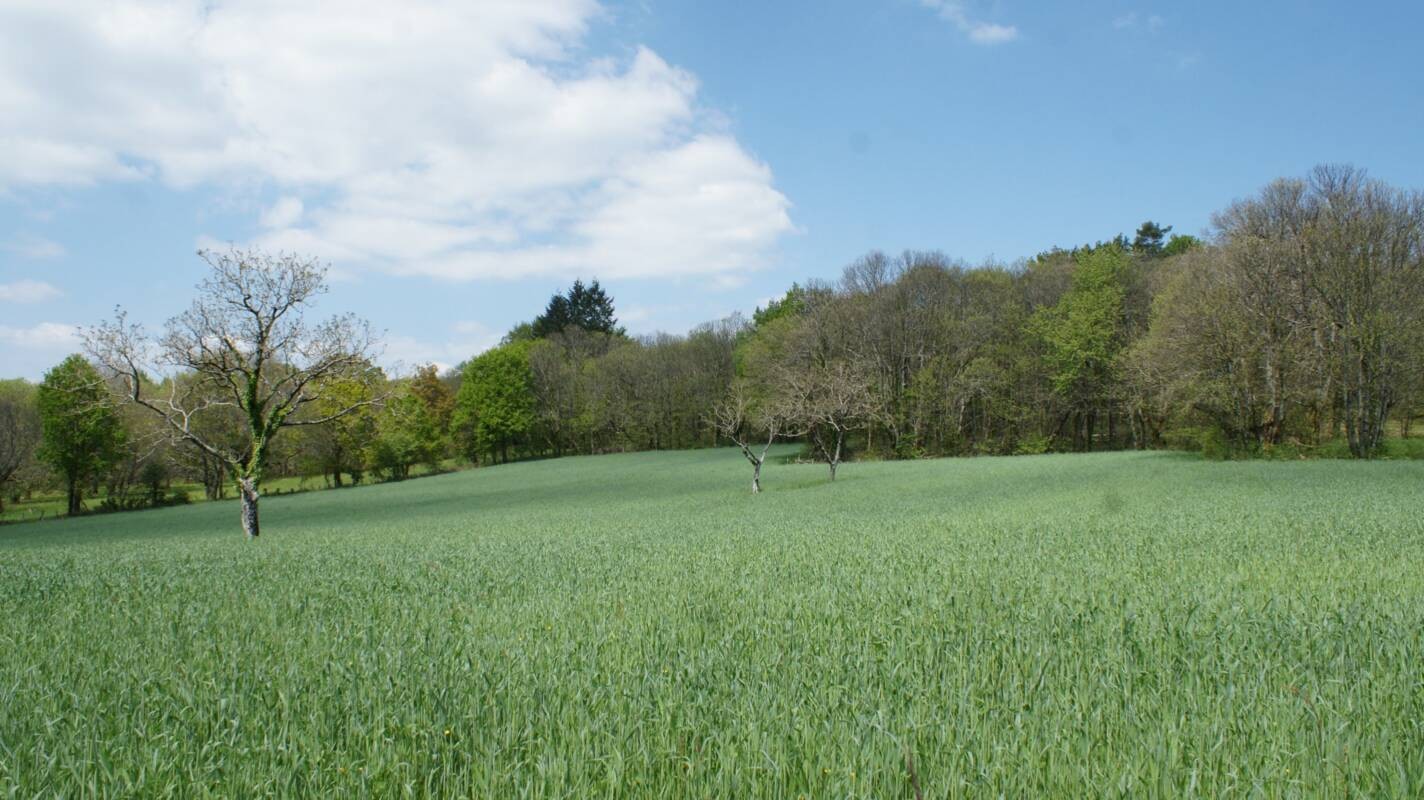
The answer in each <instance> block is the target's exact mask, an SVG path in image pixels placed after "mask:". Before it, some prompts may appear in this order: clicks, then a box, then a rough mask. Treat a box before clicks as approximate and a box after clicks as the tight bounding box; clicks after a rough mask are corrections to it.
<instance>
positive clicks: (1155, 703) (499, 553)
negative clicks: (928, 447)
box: [0, 450, 1424, 798]
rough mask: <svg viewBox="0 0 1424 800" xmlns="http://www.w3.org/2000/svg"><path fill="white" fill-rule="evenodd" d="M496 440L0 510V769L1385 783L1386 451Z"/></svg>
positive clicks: (897, 781)
mask: <svg viewBox="0 0 1424 800" xmlns="http://www.w3.org/2000/svg"><path fill="white" fill-rule="evenodd" d="M749 477H750V475H749V470H748V469H747V466H746V463H745V462H744V461H743V460H742V459H741V457H740V456H739V455H738V454H737V453H736V452H734V451H730V450H702V451H691V452H676V453H645V454H633V455H622V456H600V457H588V458H570V459H562V460H557V461H545V462H530V463H520V464H514V465H509V466H502V467H496V468H491V469H480V470H474V471H468V472H461V473H454V474H448V475H442V476H435V477H430V478H423V479H421V480H418V481H411V482H406V483H396V484H382V485H376V486H366V487H360V488H355V489H342V490H334V491H324V492H313V493H308V494H300V495H292V496H281V497H273V498H269V499H268V500H264V502H263V508H262V513H263V523H264V524H263V536H262V538H261V539H260V540H258V541H256V542H247V541H244V540H243V538H242V536H241V534H240V533H239V531H238V525H237V507H236V505H235V504H234V503H231V502H226V503H202V504H197V505H193V506H186V507H178V508H170V509H162V510H157V511H148V512H138V513H129V514H118V515H106V516H95V517H83V518H76V519H71V520H62V521H55V522H44V523H36V524H31V525H14V526H6V527H4V528H0V795H3V796H24V797H28V796H34V795H59V796H76V795H100V796H104V795H107V796H185V797H187V796H205V795H211V796H223V797H234V796H257V795H270V796H295V795H299V794H309V793H327V794H331V795H336V796H345V797H400V796H423V795H432V794H433V795H447V796H472V797H738V798H753V797H777V798H796V797H904V798H910V797H916V796H917V795H919V796H923V797H977V796H999V795H1003V796H1009V797H1085V796H1131V797H1144V796H1172V797H1257V796H1264V797H1297V796H1332V797H1344V796H1357V795H1358V796H1370V795H1374V796H1394V797H1417V796H1420V795H1422V794H1424V570H1421V569H1420V568H1419V565H1420V563H1424V464H1421V463H1419V462H1341V461H1310V462H1268V461H1250V462H1227V463H1213V462H1206V461H1202V460H1199V459H1196V458H1193V457H1190V456H1185V455H1180V454H1171V453H1108V454H1092V455H1046V456H1033V457H1015V458H979V459H961V460H938V461H917V462H894V463H891V462H886V463H856V464H849V465H847V466H846V467H844V468H843V469H842V470H841V475H840V479H839V480H837V481H836V482H835V483H834V484H832V483H829V482H828V481H827V480H826V477H825V468H824V467H820V466H814V465H792V464H782V463H776V464H769V465H768V467H767V469H766V472H765V475H764V483H765V488H766V491H765V493H764V494H762V495H760V496H755V497H754V496H751V495H750V494H749V493H748V492H747V482H748V480H749Z"/></svg>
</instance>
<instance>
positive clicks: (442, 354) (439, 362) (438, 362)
mask: <svg viewBox="0 0 1424 800" xmlns="http://www.w3.org/2000/svg"><path fill="white" fill-rule="evenodd" d="M450 334H451V335H450V336H448V337H446V338H445V339H444V340H443V341H439V342H429V341H423V340H421V339H417V338H415V337H413V336H403V335H387V336H386V339H385V353H384V358H383V359H382V362H383V364H384V366H385V367H386V368H387V370H389V371H391V372H392V373H394V374H397V375H404V374H408V373H410V372H411V371H412V370H413V369H414V368H415V367H418V366H420V365H422V364H434V365H435V366H436V368H437V369H439V371H440V372H445V371H447V370H449V369H451V368H452V367H454V366H455V365H456V364H459V363H460V362H462V361H466V360H468V359H470V358H473V357H474V356H477V355H479V354H480V353H483V352H484V351H486V350H488V349H490V348H491V347H494V346H495V345H497V344H499V340H500V339H501V338H503V337H504V334H503V333H502V332H500V331H496V330H494V329H493V328H491V327H489V326H488V325H485V324H484V323H482V322H476V321H474V320H461V321H459V322H456V323H455V324H454V325H451V326H450Z"/></svg>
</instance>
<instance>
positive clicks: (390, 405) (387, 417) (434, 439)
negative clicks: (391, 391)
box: [367, 386, 445, 480]
mask: <svg viewBox="0 0 1424 800" xmlns="http://www.w3.org/2000/svg"><path fill="white" fill-rule="evenodd" d="M444 442H445V436H444V434H443V433H442V432H441V430H440V425H439V421H438V419H437V418H436V416H435V415H434V414H432V413H431V412H430V410H429V409H428V408H427V407H426V405H425V404H424V403H422V402H421V400H420V398H419V397H417V396H416V395H415V394H413V393H411V391H410V388H409V386H406V387H402V391H400V392H399V393H397V394H396V395H395V396H394V397H391V398H390V399H388V400H387V401H386V404H385V406H384V407H383V408H382V409H381V414H380V416H379V417H377V420H376V437H375V439H374V440H372V442H371V444H370V446H369V447H368V449H367V458H368V459H369V460H370V463H371V466H372V468H374V469H375V470H376V471H377V472H378V473H379V474H380V475H381V477H382V478H384V479H386V480H405V479H406V478H408V477H410V470H411V467H413V466H415V465H416V464H433V463H434V462H436V461H438V460H439V458H440V455H441V453H442V452H443V450H444Z"/></svg>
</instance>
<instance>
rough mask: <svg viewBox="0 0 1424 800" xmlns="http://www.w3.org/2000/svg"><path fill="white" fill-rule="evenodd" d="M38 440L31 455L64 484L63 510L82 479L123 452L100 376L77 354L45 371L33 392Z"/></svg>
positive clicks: (75, 507)
mask: <svg viewBox="0 0 1424 800" xmlns="http://www.w3.org/2000/svg"><path fill="white" fill-rule="evenodd" d="M35 402H36V405H37V407H38V409H39V413H40V421H41V424H42V426H43V430H44V439H43V441H42V442H41V443H40V446H39V449H38V450H37V451H36V454H37V455H38V456H39V458H40V460H42V461H44V462H45V463H47V464H49V465H50V466H51V467H52V468H53V469H54V470H55V472H57V473H59V474H60V475H62V476H64V479H65V482H66V483H67V484H68V486H69V502H68V507H69V512H70V513H71V514H72V513H75V512H77V511H79V510H80V508H79V502H80V500H79V492H80V490H81V489H82V486H83V484H84V483H85V482H86V481H90V480H92V479H95V478H97V477H99V476H100V475H102V474H103V473H104V472H105V470H107V469H108V468H109V467H110V466H112V465H113V464H114V463H115V462H116V461H118V459H119V458H120V457H121V456H122V454H123V445H124V441H125V438H126V435H125V431H124V428H123V425H122V424H121V423H120V420H119V415H118V413H117V412H116V411H115V409H114V407H113V405H112V404H111V403H110V401H109V392H108V389H107V388H106V387H105V385H104V379H103V378H102V377H101V376H100V375H99V372H98V370H96V369H94V367H93V365H92V364H90V363H89V362H88V361H87V360H85V359H84V357H83V356H80V355H72V356H69V357H68V358H66V359H64V361H62V362H60V363H59V365H58V366H56V367H54V368H53V369H51V370H50V371H49V372H46V373H45V376H44V380H42V381H41V382H40V385H39V389H38V391H37V393H36V396H35Z"/></svg>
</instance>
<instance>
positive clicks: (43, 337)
mask: <svg viewBox="0 0 1424 800" xmlns="http://www.w3.org/2000/svg"><path fill="white" fill-rule="evenodd" d="M0 342H3V343H4V344H5V345H7V346H10V347H20V348H25V349H32V350H47V351H56V352H58V351H64V352H69V351H71V350H74V349H76V348H78V347H79V344H80V341H79V329H78V328H76V327H75V326H73V325H65V324H63V323H59V322H41V323H39V324H38V325H35V326H33V327H30V328H11V327H9V326H8V325H0Z"/></svg>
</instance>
